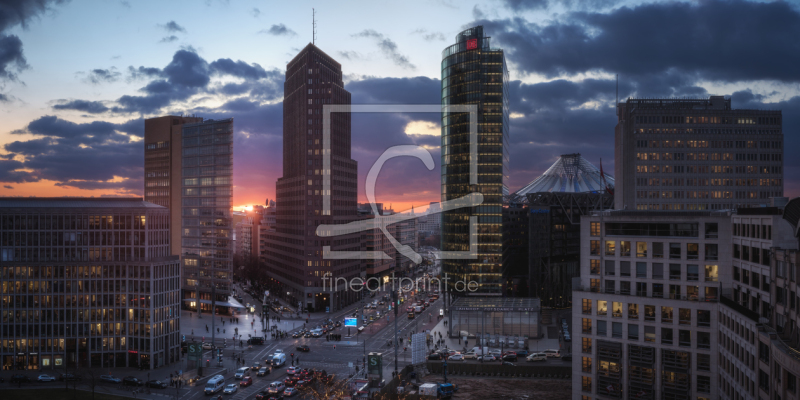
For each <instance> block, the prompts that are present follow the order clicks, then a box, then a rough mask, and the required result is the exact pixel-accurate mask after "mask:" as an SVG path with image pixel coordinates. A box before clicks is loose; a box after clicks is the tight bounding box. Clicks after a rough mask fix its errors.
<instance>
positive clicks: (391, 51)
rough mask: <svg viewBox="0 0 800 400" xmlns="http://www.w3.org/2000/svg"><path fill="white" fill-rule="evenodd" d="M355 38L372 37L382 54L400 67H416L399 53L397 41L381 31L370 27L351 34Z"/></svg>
mask: <svg viewBox="0 0 800 400" xmlns="http://www.w3.org/2000/svg"><path fill="white" fill-rule="evenodd" d="M351 36H353V37H356V38H370V39H374V40H375V41H376V43H377V45H378V48H379V49H381V52H383V54H384V55H386V56H387V57H389V58H390V59H391V60H392V61H394V63H395V64H396V65H398V66H400V67H403V68H408V69H416V68H417V67H416V66H414V64H412V63H411V61H409V60H408V57H407V56H405V55H403V54H400V52H399V51H398V50H397V43H395V42H394V41H393V40H392V39H389V38H387V37H386V36H384V35H383V34H382V33H378V32H376V31H375V30H372V29H365V30H363V31H361V32H359V33H356V34H354V35H351Z"/></svg>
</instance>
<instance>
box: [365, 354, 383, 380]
mask: <svg viewBox="0 0 800 400" xmlns="http://www.w3.org/2000/svg"><path fill="white" fill-rule="evenodd" d="M367 374H369V375H372V376H375V377H376V378H378V379H381V378H382V377H383V356H382V354H381V353H369V355H367Z"/></svg>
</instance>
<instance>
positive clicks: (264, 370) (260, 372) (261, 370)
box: [256, 367, 271, 376]
mask: <svg viewBox="0 0 800 400" xmlns="http://www.w3.org/2000/svg"><path fill="white" fill-rule="evenodd" d="M270 371H271V370H270V369H269V368H267V367H261V368H259V369H258V373H257V374H256V376H265V375H267V374H269V373H270Z"/></svg>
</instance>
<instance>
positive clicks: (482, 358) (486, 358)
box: [478, 354, 495, 362]
mask: <svg viewBox="0 0 800 400" xmlns="http://www.w3.org/2000/svg"><path fill="white" fill-rule="evenodd" d="M478 361H484V362H486V361H495V358H494V356H493V355H491V354H486V355H483V356H480V357H478Z"/></svg>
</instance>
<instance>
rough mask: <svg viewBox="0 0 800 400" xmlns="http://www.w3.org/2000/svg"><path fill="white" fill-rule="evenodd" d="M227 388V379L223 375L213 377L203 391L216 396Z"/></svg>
mask: <svg viewBox="0 0 800 400" xmlns="http://www.w3.org/2000/svg"><path fill="white" fill-rule="evenodd" d="M224 386H225V377H224V376H222V375H217V376H214V377H212V378H211V379H209V380H208V382H206V387H205V389H204V390H203V392H205V394H214V393H217V392H219V391H220V390H222V388H223V387H224Z"/></svg>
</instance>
